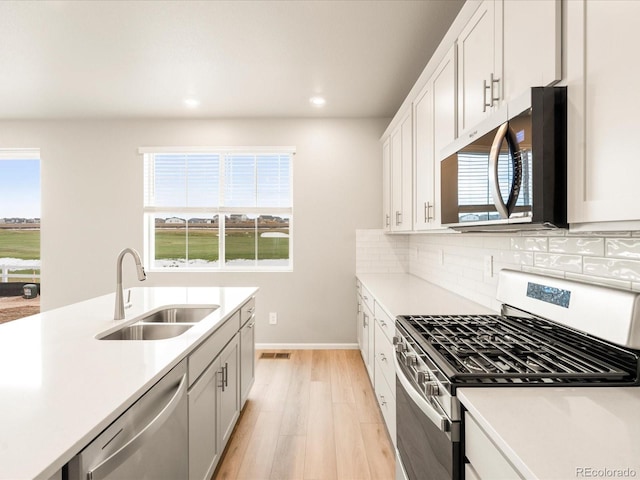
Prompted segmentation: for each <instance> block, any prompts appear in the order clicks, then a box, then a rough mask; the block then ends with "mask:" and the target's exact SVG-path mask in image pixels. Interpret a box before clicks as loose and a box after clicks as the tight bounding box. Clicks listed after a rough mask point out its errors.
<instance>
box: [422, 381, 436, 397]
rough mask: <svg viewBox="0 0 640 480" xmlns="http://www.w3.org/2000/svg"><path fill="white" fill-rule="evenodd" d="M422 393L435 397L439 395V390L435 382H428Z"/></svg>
mask: <svg viewBox="0 0 640 480" xmlns="http://www.w3.org/2000/svg"><path fill="white" fill-rule="evenodd" d="M424 392H425V393H426V394H427V396H429V397H437V396H438V395H440V388H439V387H438V384H437V383H436V382H429V383H427V384H426V385H425V386H424Z"/></svg>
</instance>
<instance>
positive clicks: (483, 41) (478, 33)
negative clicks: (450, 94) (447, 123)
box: [457, 0, 532, 133]
mask: <svg viewBox="0 0 640 480" xmlns="http://www.w3.org/2000/svg"><path fill="white" fill-rule="evenodd" d="M496 31H497V29H496V5H495V2H494V0H485V1H484V2H482V4H481V5H480V7H479V8H478V10H477V11H476V13H475V14H474V15H473V17H471V20H470V21H469V23H467V25H466V26H465V28H464V30H463V31H462V33H461V34H460V36H459V37H458V41H457V45H458V129H459V133H462V132H464V131H465V130H467V129H468V128H471V127H473V126H475V125H477V124H478V123H479V122H480V121H481V120H482V119H484V118H485V117H486V116H487V115H488V114H489V113H490V112H491V111H492V106H491V105H492V104H493V105H494V106H497V103H496V101H492V97H493V98H499V97H500V84H499V81H500V78H501V76H502V71H501V65H502V59H501V58H500V56H498V58H496V55H495V52H496V51H499V50H498V49H497V48H496V42H498V43H501V42H500V40H501V36H499V35H498V36H496ZM527 41H532V40H531V39H527ZM499 46H500V48H501V45H499ZM492 79H493V80H494V82H492V81H491V80H492ZM487 105H488V106H487Z"/></svg>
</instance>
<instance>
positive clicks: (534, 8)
mask: <svg viewBox="0 0 640 480" xmlns="http://www.w3.org/2000/svg"><path fill="white" fill-rule="evenodd" d="M561 46H562V38H561V4H560V0H519V1H517V2H513V1H505V2H504V3H503V59H504V71H503V77H504V80H503V82H502V84H503V87H504V92H503V93H504V100H506V101H509V100H513V99H515V98H518V97H519V96H520V95H522V94H524V93H525V92H527V91H528V90H529V89H530V88H531V87H542V86H546V85H549V84H553V83H555V82H556V81H558V80H560V78H561Z"/></svg>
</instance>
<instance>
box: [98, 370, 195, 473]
mask: <svg viewBox="0 0 640 480" xmlns="http://www.w3.org/2000/svg"><path fill="white" fill-rule="evenodd" d="M186 390H187V374H186V373H185V374H183V375H182V379H181V380H180V384H179V385H178V387H177V388H176V392H175V393H174V394H173V396H172V397H171V399H170V400H169V401H168V402H167V404H166V405H165V406H164V407H162V409H161V410H160V412H159V413H158V414H157V415H156V416H155V417H154V418H153V420H151V421H150V422H149V423H148V424H147V425H145V427H144V428H142V429H141V430H140V431H139V432H138V433H137V434H136V435H135V436H134V437H133V438H132V439H131V440H129V441H128V442H127V443H125V444H124V445H123V446H122V447H120V448H119V449H118V450H116V451H115V452H114V453H113V454H112V455H110V456H109V457H107V458H106V459H104V460H103V461H102V462H101V463H99V464H98V465H97V466H95V467H93V468H91V469H90V470H89V471H88V472H87V480H99V479H100V478H105V476H106V475H108V474H109V473H110V472H111V471H113V469H114V468H116V467H117V466H118V465H119V464H120V463H119V459H120V457H122V456H124V457H125V458H127V457H129V456H130V455H131V454H132V453H133V452H135V451H136V450H138V449H139V448H140V446H141V445H142V444H143V443H144V442H145V440H146V439H148V438H149V437H151V436H153V434H155V433H156V432H157V431H158V429H159V428H160V427H161V426H162V425H163V424H164V423H165V422H166V421H167V420H168V419H169V417H170V416H171V414H172V413H173V411H174V410H175V409H176V407H177V406H178V403H179V402H180V400H181V399H182V397H183V396H184V394H185V392H186Z"/></svg>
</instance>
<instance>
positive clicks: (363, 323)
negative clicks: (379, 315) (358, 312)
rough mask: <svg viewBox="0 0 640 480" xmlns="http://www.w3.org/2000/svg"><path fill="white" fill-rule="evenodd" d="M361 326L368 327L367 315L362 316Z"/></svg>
mask: <svg viewBox="0 0 640 480" xmlns="http://www.w3.org/2000/svg"><path fill="white" fill-rule="evenodd" d="M362 325H363V326H364V327H368V326H369V315H367V314H366V313H365V314H363V315H362Z"/></svg>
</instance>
